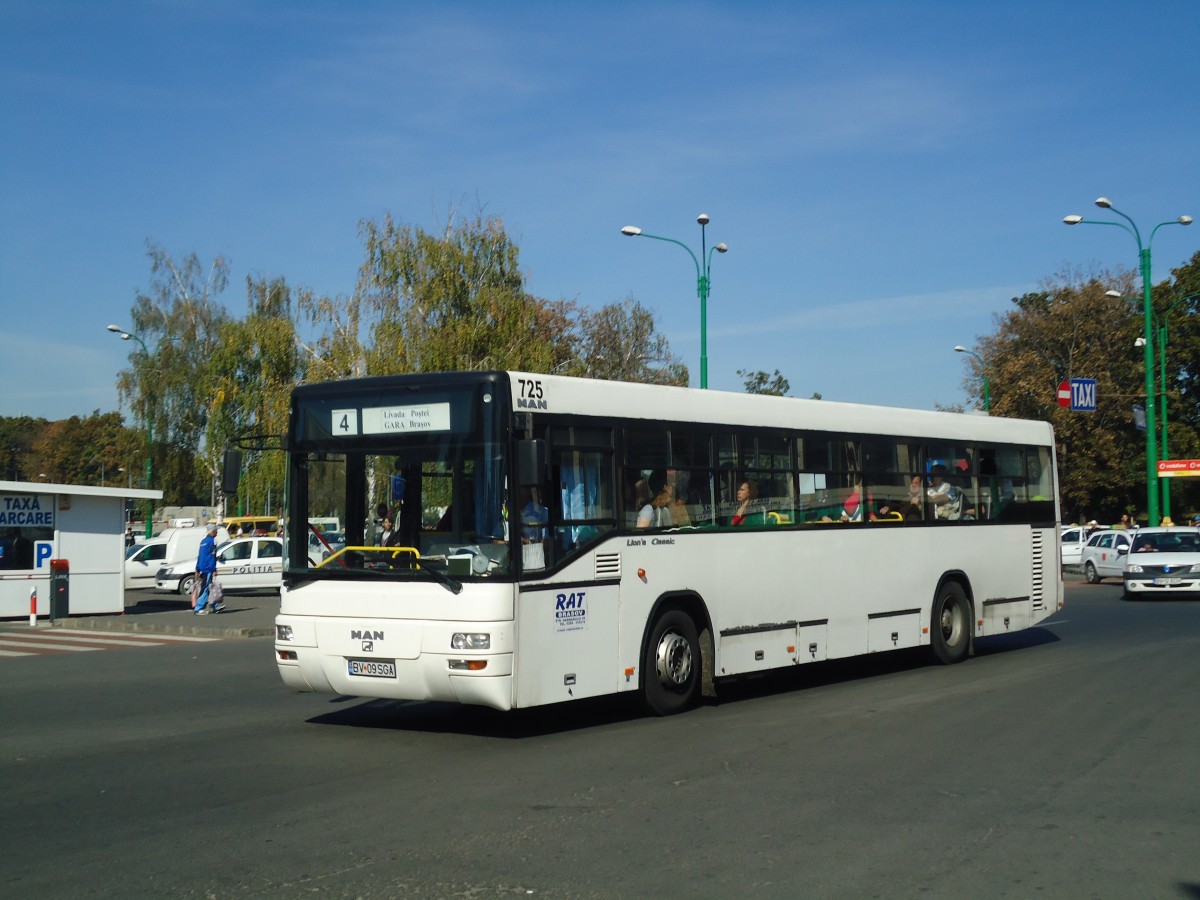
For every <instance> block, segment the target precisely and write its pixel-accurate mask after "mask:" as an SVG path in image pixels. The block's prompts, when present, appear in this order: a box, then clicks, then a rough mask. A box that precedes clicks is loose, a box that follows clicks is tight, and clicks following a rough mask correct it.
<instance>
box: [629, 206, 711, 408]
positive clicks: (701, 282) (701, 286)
mask: <svg viewBox="0 0 1200 900" xmlns="http://www.w3.org/2000/svg"><path fill="white" fill-rule="evenodd" d="M696 221H697V222H699V223H700V257H699V259H697V258H696V254H695V253H693V252H692V248H691V247H689V246H688V245H687V244H685V243H683V241H677V240H675V239H674V238H669V237H660V236H659V235H657V234H646V232H644V231H642V229H640V228H638V227H637V226H636V225H626V226H625V227H624V228H622V229H621V234H623V235H625V236H626V237H647V238H653V239H654V240H656V241H666V242H667V243H669V244H677V245H678V246H680V247H682V248H683V249H684V250H686V251H687V252H688V256H690V257H691V258H692V262H693V263H695V264H696V293H697V294H699V296H700V387H702V388H707V387H708V289H709V286H710V284H711V282H710V280H709V273H710V272H711V271H712V255H713V253H714V252H715V253H724V252H726V251H727V250H728V249H729V247H728V246H726V245H725V244H717V245H716V246H715V247H713V248H712V249H710V250H708V254H707V257H706V256H705V240H704V226H706V225H707V224H708V222H709V218H708V216H707V215H706V214H705V213H700V215H698V216H696Z"/></svg>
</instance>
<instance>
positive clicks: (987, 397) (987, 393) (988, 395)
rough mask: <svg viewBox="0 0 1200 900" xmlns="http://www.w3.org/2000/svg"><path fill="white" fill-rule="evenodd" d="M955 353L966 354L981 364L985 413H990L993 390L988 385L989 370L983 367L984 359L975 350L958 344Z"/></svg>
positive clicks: (980, 372) (980, 374) (980, 375)
mask: <svg viewBox="0 0 1200 900" xmlns="http://www.w3.org/2000/svg"><path fill="white" fill-rule="evenodd" d="M954 352H955V353H965V354H967V356H972V357H974V358H975V361H976V362H977V363H979V377H980V378H981V379H983V411H984V412H988V411H990V410H991V408H992V389H991V386H990V385H989V384H988V377H987V369H986V368H985V367H984V365H983V357H982V356H980V355H979V354H978V353H976V352H975V351H974V350H968V349H967V348H966V347H964V346H963V345H962V344H956V345H955V347H954Z"/></svg>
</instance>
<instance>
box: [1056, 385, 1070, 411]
mask: <svg viewBox="0 0 1200 900" xmlns="http://www.w3.org/2000/svg"><path fill="white" fill-rule="evenodd" d="M1058 405H1059V406H1061V407H1063V408H1064V409H1070V408H1071V382H1070V381H1062V382H1059V385H1058Z"/></svg>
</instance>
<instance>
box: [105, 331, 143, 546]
mask: <svg viewBox="0 0 1200 900" xmlns="http://www.w3.org/2000/svg"><path fill="white" fill-rule="evenodd" d="M108 330H109V331H111V332H112V333H113V334H118V335H120V336H121V340H123V341H130V340H133V341H137V342H138V344H140V345H141V347H142V352H143V353H145V354H146V357H147V358H149V357H150V350H149V349H148V348H147V347H146V342H145V341H143V340H142V339H141V337H140V336H138V335H137V334H134V333H133V332H132V331H126V330H125V329H124V328H122V327H121V326H120V325H109V326H108ZM142 418H144V419H145V420H146V490H150V483H151V479H152V478H153V477H154V430H153V423H152V422H151V419H150V410H149V409H145V410H143V415H142ZM146 537H147V538H152V537H154V501H153V500H147V501H146Z"/></svg>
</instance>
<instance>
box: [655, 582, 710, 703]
mask: <svg viewBox="0 0 1200 900" xmlns="http://www.w3.org/2000/svg"><path fill="white" fill-rule="evenodd" d="M712 646H713V643H712V626H711V623H710V621H709V617H708V611H707V610H706V609H705V607H704V603H703V601H701V600H700V598H699V597H698V596H696V595H695V594H690V593H680V594H666V595H664V596H662V597H660V598H659V599H658V601H657V602H656V603H655V605H654V609H653V610H652V611H651V614H650V616H648V617H647V619H646V631H645V635H644V637H643V639H642V654H641V678H640V685H641V695H642V702H643V704H644V705H645V706H646V708H647V709H648V710H649V711H650V712H652V713H654V714H655V715H660V716H668V715H672V714H674V713H677V712H683V711H684V710H686V709H689V708H691V707H693V706H695V705H696V704H697V703H698V702H699V700H700V697H701V695H702V694H704V695H711V694H712V668H713V663H712V657H713V654H712Z"/></svg>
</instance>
